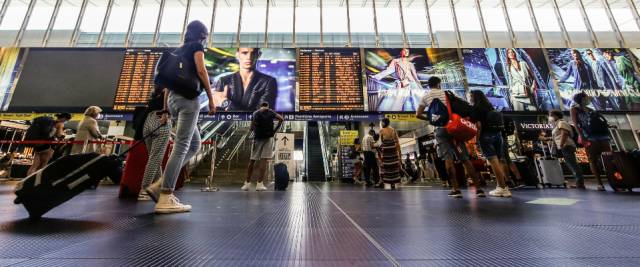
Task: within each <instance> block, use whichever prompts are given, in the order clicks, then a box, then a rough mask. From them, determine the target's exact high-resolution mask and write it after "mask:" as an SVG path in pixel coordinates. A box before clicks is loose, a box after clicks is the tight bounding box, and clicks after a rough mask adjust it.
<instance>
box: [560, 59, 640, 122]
mask: <svg viewBox="0 0 640 267" xmlns="http://www.w3.org/2000/svg"><path fill="white" fill-rule="evenodd" d="M548 54H549V60H551V62H552V67H553V71H554V74H555V75H556V79H557V80H558V85H559V89H560V95H561V97H562V102H563V104H564V106H565V107H566V108H569V107H571V105H572V104H573V96H574V95H575V94H576V93H578V92H581V91H582V92H585V93H587V94H589V95H590V96H591V98H592V101H591V104H592V105H593V107H594V108H595V109H598V110H610V111H613V110H615V111H618V110H640V95H639V94H638V90H640V78H638V74H637V73H636V71H635V69H634V67H633V63H632V62H631V60H632V59H631V56H630V55H629V53H628V51H627V50H625V49H604V48H577V49H571V48H558V49H548Z"/></svg>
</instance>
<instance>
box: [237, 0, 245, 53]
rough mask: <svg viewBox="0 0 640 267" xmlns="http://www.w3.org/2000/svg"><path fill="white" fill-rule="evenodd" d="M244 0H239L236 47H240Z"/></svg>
mask: <svg viewBox="0 0 640 267" xmlns="http://www.w3.org/2000/svg"><path fill="white" fill-rule="evenodd" d="M243 6H244V0H240V11H238V31H237V32H236V47H238V48H240V32H242V7H243Z"/></svg>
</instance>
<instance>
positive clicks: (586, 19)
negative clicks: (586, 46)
mask: <svg viewBox="0 0 640 267" xmlns="http://www.w3.org/2000/svg"><path fill="white" fill-rule="evenodd" d="M576 3H577V4H578V7H579V8H580V13H581V14H582V19H583V20H584V24H585V25H586V26H587V31H589V34H590V35H591V44H592V45H593V47H594V48H597V47H600V43H599V42H598V37H597V36H596V33H595V32H594V31H593V27H591V21H589V17H587V11H586V10H585V9H584V4H583V3H582V0H576Z"/></svg>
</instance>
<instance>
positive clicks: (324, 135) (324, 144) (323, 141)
mask: <svg viewBox="0 0 640 267" xmlns="http://www.w3.org/2000/svg"><path fill="white" fill-rule="evenodd" d="M318 132H319V134H320V147H321V149H322V165H323V167H324V173H326V174H328V175H327V176H329V177H333V173H331V170H332V168H331V164H330V161H329V159H331V151H330V150H329V149H328V148H329V147H330V142H331V140H330V139H331V136H330V135H329V123H328V122H318Z"/></svg>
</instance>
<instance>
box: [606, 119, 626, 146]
mask: <svg viewBox="0 0 640 267" xmlns="http://www.w3.org/2000/svg"><path fill="white" fill-rule="evenodd" d="M609 134H611V138H612V139H613V143H614V144H615V145H616V148H617V149H618V152H624V151H627V148H626V147H625V146H624V142H622V136H621V135H620V130H619V129H618V126H615V125H611V126H610V127H609Z"/></svg>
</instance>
